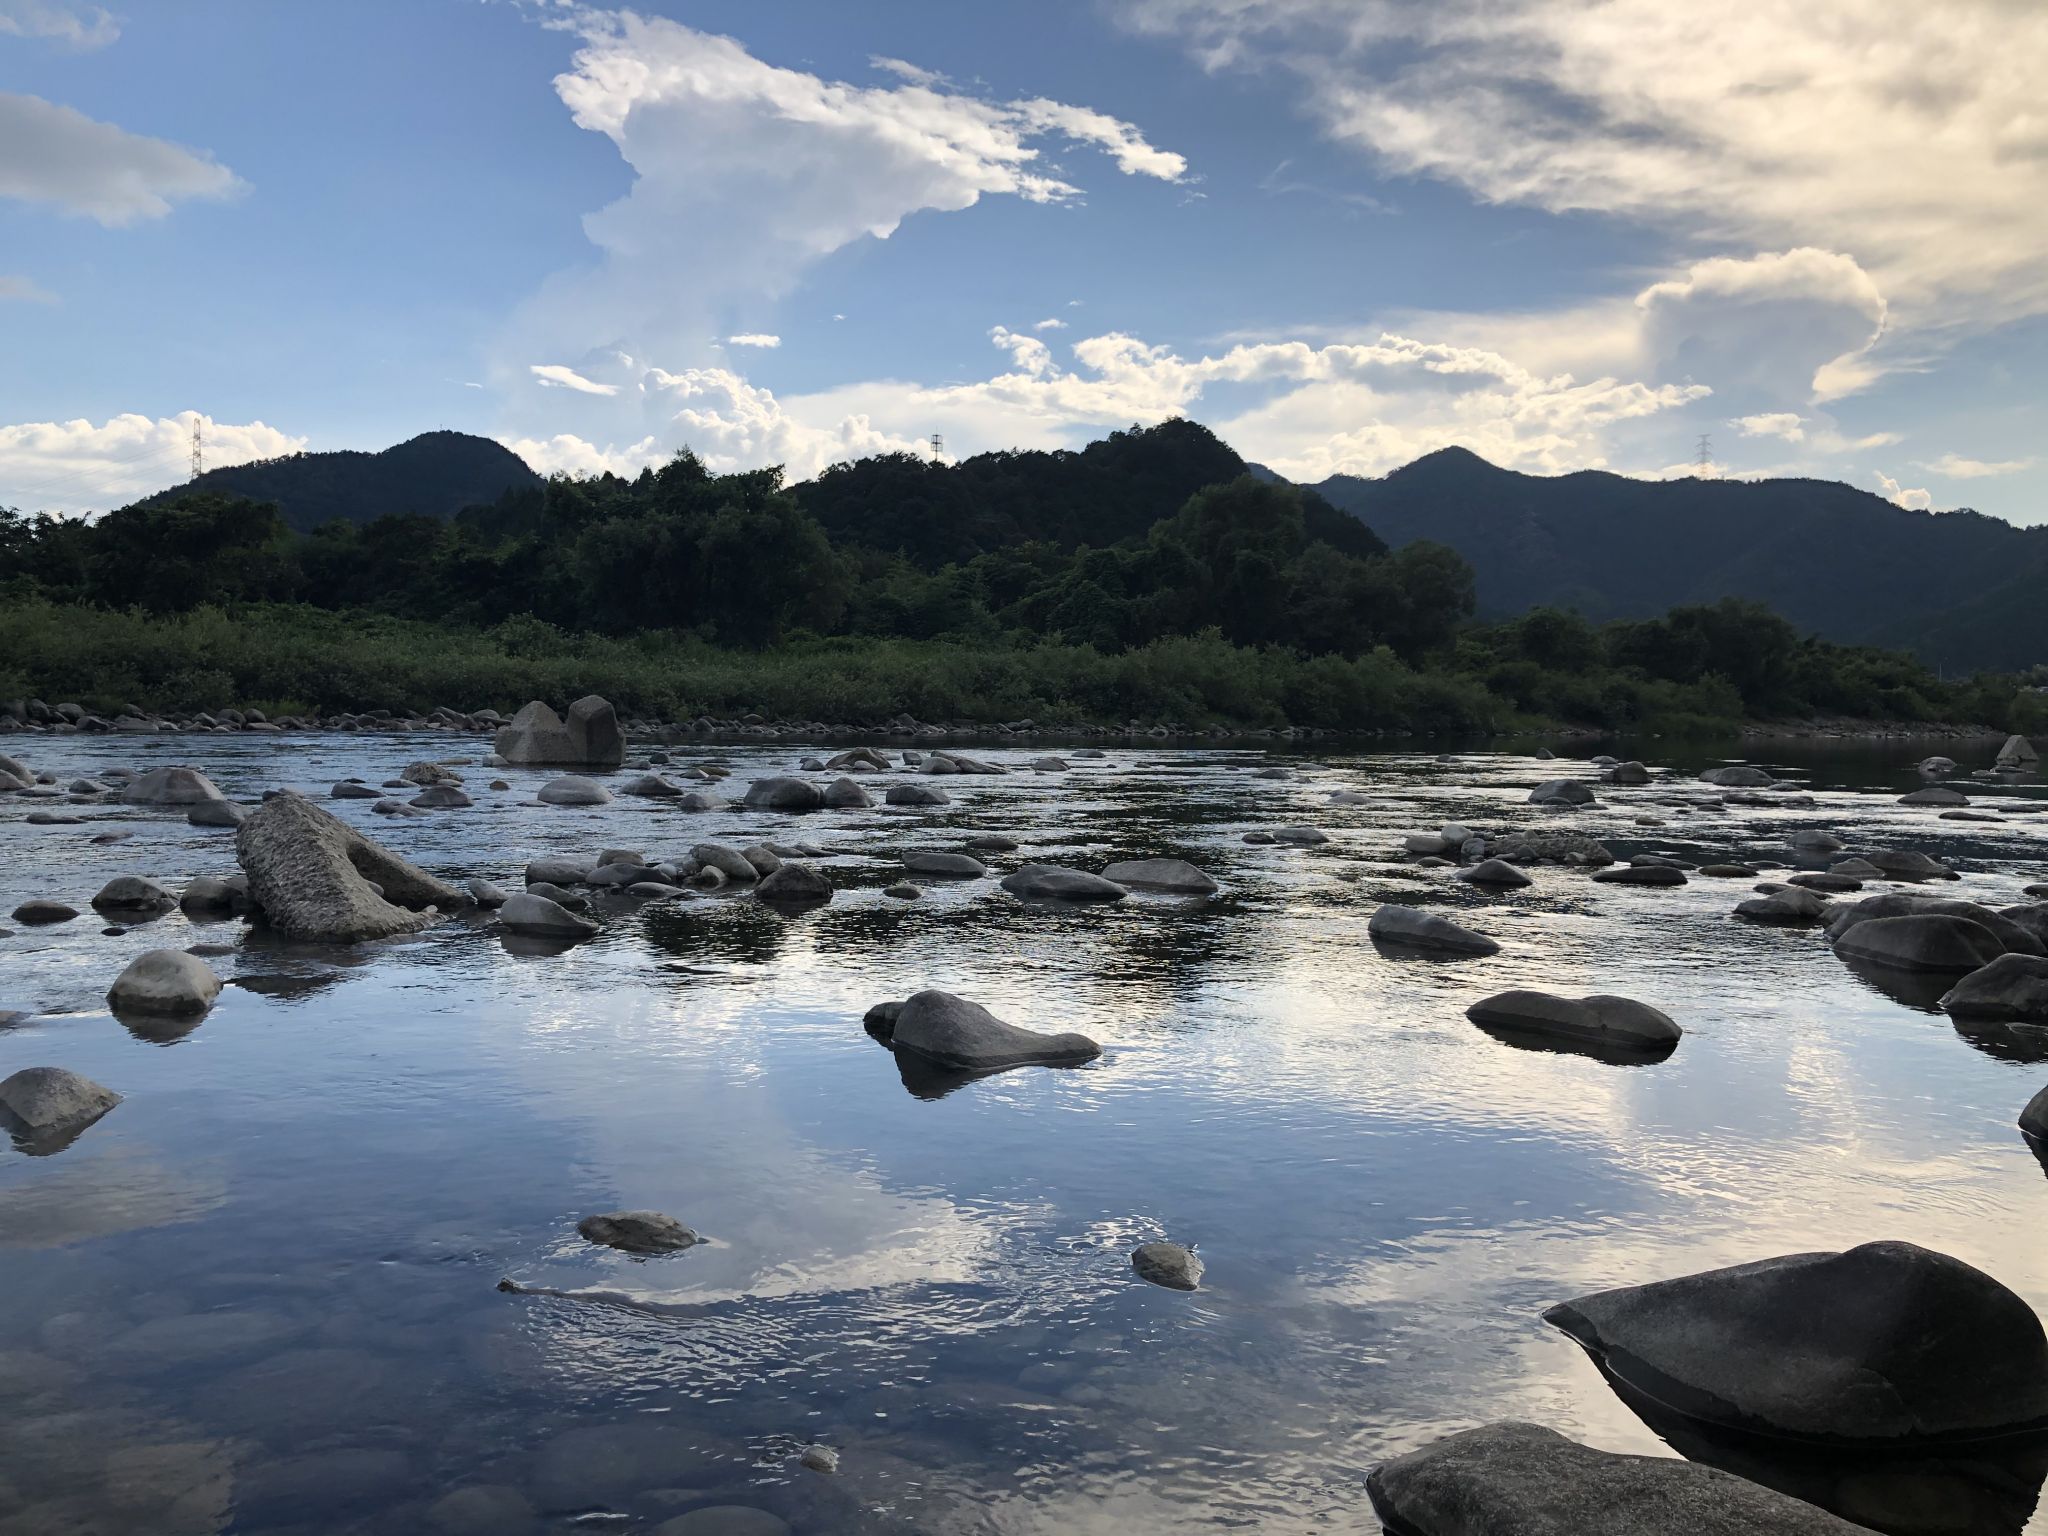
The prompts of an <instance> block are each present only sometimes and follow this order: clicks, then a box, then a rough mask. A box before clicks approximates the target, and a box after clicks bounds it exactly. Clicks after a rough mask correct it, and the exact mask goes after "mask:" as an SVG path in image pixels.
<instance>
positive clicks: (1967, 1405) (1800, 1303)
mask: <svg viewBox="0 0 2048 1536" xmlns="http://www.w3.org/2000/svg"><path fill="white" fill-rule="evenodd" d="M1543 1315H1544V1317H1545V1319H1546V1320H1547V1321H1549V1322H1550V1323H1552V1324H1554V1325H1555V1326H1557V1327H1559V1328H1561V1329H1563V1330H1564V1331H1565V1332H1566V1333H1567V1334H1569V1335H1570V1336H1571V1337H1572V1338H1574V1339H1576V1340H1577V1341H1578V1342H1579V1343H1580V1344H1581V1345H1583V1346H1584V1347H1585V1349H1586V1350H1587V1352H1588V1353H1590V1354H1591V1355H1592V1356H1593V1357H1594V1359H1595V1360H1597V1361H1598V1362H1599V1363H1600V1365H1601V1367H1602V1368H1603V1369H1604V1370H1606V1371H1607V1372H1608V1373H1609V1374H1610V1375H1612V1376H1613V1377H1614V1378H1616V1379H1617V1380H1618V1381H1619V1382H1620V1383H1621V1384H1622V1385H1623V1386H1624V1387H1628V1388H1632V1389H1634V1390H1635V1391H1638V1392H1641V1393H1644V1394H1646V1395H1648V1396H1650V1397H1652V1398H1654V1399H1656V1400H1657V1401H1658V1402H1659V1403H1660V1404H1662V1405H1663V1406H1665V1407H1667V1408H1669V1409H1671V1410H1672V1411H1674V1412H1676V1413H1678V1414H1681V1415H1683V1416H1685V1417H1688V1418H1692V1419H1696V1420H1699V1421H1701V1422H1704V1423H1707V1424H1711V1425H1718V1426H1722V1427H1725V1428H1729V1429H1738V1430H1741V1431H1744V1432H1746V1433H1749V1434H1755V1435H1764V1436H1782V1437H1786V1438H1790V1439H1798V1440H1802V1441H1822V1442H1831V1443H1834V1444H1838V1445H1842V1446H1845V1447H1846V1446H1868V1447H1880V1446H1882V1447H1893V1448H1904V1447H1909V1446H1914V1445H1920V1444H1927V1443H1932V1442H1939V1441H1942V1440H1949V1439H1961V1438H1965V1437H1972V1436H1979V1437H1981V1436H1991V1435H1998V1434H2005V1433H2010V1432H2016V1431H2022V1430H2029V1431H2031V1430H2038V1429H2040V1428H2042V1427H2043V1426H2044V1425H2048V1338H2044V1336H2043V1334H2042V1330H2041V1323H2040V1319H2038V1318H2037V1317H2035V1315H2034V1311H2033V1309H2032V1308H2031V1307H2029V1306H2028V1305H2027V1304H2026V1302H2024V1301H2022V1300H2021V1299H2020V1298H2019V1297H2018V1296H2015V1295H2014V1294H2013V1293H2012V1292H2011V1291H2009V1290H2007V1289H2006V1288H2005V1287H2004V1286H2002V1285H2000V1284H1999V1283H1998V1282H1997V1281H1996V1280H1994V1279H1992V1278H1991V1277H1990V1276H1989V1275H1987V1274H1984V1273H1983V1272H1982V1271H1980V1270H1976V1269H1972V1268H1971V1267H1970V1266H1969V1265H1967V1264H1965V1263H1963V1262H1962V1261H1961V1260H1959V1259H1952V1258H1950V1257H1948V1256H1947V1255H1946V1254H1941V1253H1935V1252H1932V1251H1930V1250H1928V1249H1926V1248H1919V1247H1915V1246H1914V1245H1913V1244H1911V1243H1899V1242H1878V1243H1865V1244H1864V1245H1862V1246H1861V1247H1859V1248H1851V1249H1849V1250H1848V1251H1847V1252H1844V1253H1798V1254H1791V1255H1788V1256H1786V1257H1783V1258H1775V1259H1764V1260H1761V1261H1759V1262H1757V1263H1753V1264H1739V1265H1736V1266H1735V1267H1733V1268H1731V1269H1716V1270H1708V1271H1707V1272H1705V1273H1703V1274H1697V1275H1687V1276H1684V1277H1682V1278H1680V1279H1676V1280H1662V1281H1657V1282H1655V1283H1652V1284H1649V1285H1635V1286H1625V1287H1623V1288H1621V1289H1619V1290H1612V1291H1602V1292H1600V1293H1599V1294H1597V1295H1593V1296H1582V1297H1580V1298H1578V1299H1577V1300H1574V1301H1569V1302H1564V1303H1561V1304H1559V1305H1557V1306H1554V1307H1552V1308H1550V1309H1549V1310H1548V1311H1547V1312H1545V1313H1544V1314H1543Z"/></svg>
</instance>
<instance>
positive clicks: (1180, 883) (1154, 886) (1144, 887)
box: [1102, 859, 1222, 896]
mask: <svg viewBox="0 0 2048 1536" xmlns="http://www.w3.org/2000/svg"><path fill="white" fill-rule="evenodd" d="M1102 878H1103V879H1105V880H1110V881H1114V882H1115V883H1116V884H1118V885H1121V886H1126V887H1130V888H1133V889H1136V890H1141V891H1170V892H1172V893H1173V894H1175V895H1180V896H1207V895H1209V894H1211V893H1212V892H1214V891H1218V890H1221V889H1222V887H1221V886H1219V885H1218V884H1217V883H1216V882H1215V881H1214V880H1213V879H1211V878H1210V877H1209V876H1208V875H1207V874H1205V873H1204V872H1203V871H1201V870H1199V869H1197V868H1195V866H1194V865H1192V864H1190V863H1188V862H1187V861H1186V860H1185V859H1126V860H1124V861H1123V862H1122V863H1120V864H1112V865H1110V866H1109V867H1108V868H1107V869H1105V870H1104V871H1103V872H1102Z"/></svg>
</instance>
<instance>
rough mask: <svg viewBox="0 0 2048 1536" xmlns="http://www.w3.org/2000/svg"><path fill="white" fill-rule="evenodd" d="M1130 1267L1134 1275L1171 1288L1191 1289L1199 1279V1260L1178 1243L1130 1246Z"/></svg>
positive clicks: (1174, 1289) (1198, 1282)
mask: <svg viewBox="0 0 2048 1536" xmlns="http://www.w3.org/2000/svg"><path fill="white" fill-rule="evenodd" d="M1131 1268H1133V1269H1135V1270H1136V1271H1137V1272H1138V1278H1139V1279H1141V1280H1149V1281H1151V1282H1152V1283H1153V1284H1154V1285H1163V1286H1165V1287H1166V1288H1167V1289H1168V1290H1171V1291H1192V1290H1196V1289H1198V1288H1199V1287H1200V1286H1201V1283H1202V1261H1201V1260H1200V1259H1198V1258H1197V1257H1195V1252H1194V1250H1193V1249H1192V1248H1184V1247H1182V1246H1181V1245H1180V1244H1179V1243H1144V1244H1141V1245H1140V1246H1139V1247H1138V1248H1136V1249H1135V1250H1133V1252H1132V1254H1131Z"/></svg>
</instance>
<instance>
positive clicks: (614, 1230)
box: [576, 1211, 700, 1253]
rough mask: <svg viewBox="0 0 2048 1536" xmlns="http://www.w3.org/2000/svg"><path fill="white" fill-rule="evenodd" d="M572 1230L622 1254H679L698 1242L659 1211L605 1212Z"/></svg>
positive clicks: (691, 1233)
mask: <svg viewBox="0 0 2048 1536" xmlns="http://www.w3.org/2000/svg"><path fill="white" fill-rule="evenodd" d="M576 1230H577V1231H578V1232H580V1233H582V1234H583V1236H584V1238H585V1239H586V1240H588V1241H590V1242H593V1243H599V1244H602V1245H603V1246H604V1247H606V1248H617V1249H619V1250H620V1251H621V1252H624V1253H680V1252H681V1251H682V1250H683V1249H685V1248H692V1247H695V1246H696V1245H697V1243H698V1242H699V1241H700V1239H699V1238H698V1236H697V1234H696V1233H694V1232H692V1231H691V1230H690V1229H689V1228H688V1227H686V1226H684V1225H683V1224H682V1223H681V1222H680V1221H677V1220H676V1219H675V1217H673V1216H664V1215H663V1214H662V1213H661V1212H660V1211H608V1212H606V1213H605V1214H604V1215H602V1216H586V1217H584V1218H583V1219H582V1220H581V1221H579V1222H577V1223H576Z"/></svg>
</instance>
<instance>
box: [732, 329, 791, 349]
mask: <svg viewBox="0 0 2048 1536" xmlns="http://www.w3.org/2000/svg"><path fill="white" fill-rule="evenodd" d="M725 344H726V345H727V346H729V347H779V346H781V345H782V338H781V337H780V336H771V335H769V334H768V333H767V332H766V331H745V332H742V333H741V334H740V335H738V336H728V337H726V338H725Z"/></svg>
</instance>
